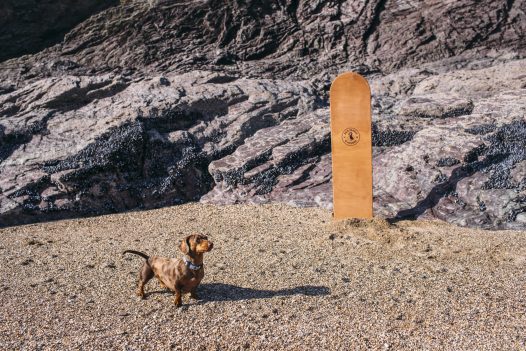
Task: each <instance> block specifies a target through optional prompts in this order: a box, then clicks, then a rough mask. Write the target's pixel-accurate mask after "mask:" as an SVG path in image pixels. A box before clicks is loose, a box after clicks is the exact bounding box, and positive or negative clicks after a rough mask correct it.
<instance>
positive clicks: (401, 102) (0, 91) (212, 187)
mask: <svg viewBox="0 0 526 351" xmlns="http://www.w3.org/2000/svg"><path fill="white" fill-rule="evenodd" d="M121 3H122V4H121V5H119V6H116V7H112V8H109V9H107V10H105V11H103V12H100V13H98V14H96V15H94V16H92V17H90V18H89V19H87V20H86V21H84V22H82V23H81V24H80V25H78V26H77V27H75V28H74V29H73V30H71V31H70V32H69V33H68V34H67V35H66V36H65V38H64V41H63V42H61V43H59V44H58V45H55V46H53V47H49V48H47V49H45V50H43V51H42V52H39V53H37V54H35V55H31V56H23V57H19V58H17V59H12V60H8V61H6V62H5V67H4V68H3V69H1V70H0V77H1V83H0V191H1V193H0V225H13V224H19V223H26V222H33V221H39V220H47V219H55V218H65V217H72V216H82V215H93V214H102V213H108V212H115V211H124V210H129V209H136V208H153V207H159V206H165V205H171V204H178V203H182V202H186V201H202V202H212V203H218V204H228V203H238V202H251V203H266V202H269V201H280V202H287V203H290V204H293V205H298V206H322V207H326V208H331V206H332V185H331V159H330V130H329V108H328V88H329V86H330V82H331V80H332V79H334V78H335V76H336V75H337V74H338V73H339V72H343V71H346V70H355V71H358V72H360V73H362V74H364V75H365V76H366V77H367V78H368V80H369V82H370V85H371V88H372V92H373V101H372V103H373V146H374V148H373V165H374V190H375V199H374V201H375V213H376V214H377V215H381V216H385V217H390V218H429V217H430V218H440V219H443V220H447V221H450V222H454V223H458V224H461V225H472V226H482V227H486V228H525V227H526V200H525V198H526V189H525V187H526V180H525V175H526V159H525V150H526V145H525V144H524V140H526V134H525V133H526V132H525V130H526V127H525V125H524V124H525V117H524V114H525V110H526V103H525V102H524V101H526V75H525V74H524V67H525V66H526V60H525V59H524V57H523V55H524V53H525V52H524V50H525V46H524V33H525V29H526V28H525V26H526V24H525V22H526V18H525V15H524V12H523V11H522V9H523V8H524V6H525V2H524V1H514V2H509V1H483V2H474V1H461V2H459V1H451V2H444V1H431V0H430V1H426V2H416V1H412V0H408V1H396V2H395V1H393V2H389V1H381V0H380V1H371V2H361V1H356V2H354V1H336V2H334V1H332V2H312V1H249V2H237V1H228V2H226V3H225V2H224V1H214V0H212V1H194V2H179V1H161V0H149V1H146V0H145V1H139V0H137V1H127V2H121ZM64 4H65V3H64ZM68 4H69V3H68ZM87 4H88V3H85V5H86V6H87V7H89V6H88V5H87ZM108 4H109V3H108ZM20 6H22V8H23V9H27V8H26V7H24V6H23V4H21V5H20ZM64 6H66V5H64ZM101 6H102V5H101ZM104 6H105V5H104ZM79 9H80V8H79ZM83 11H84V10H83ZM482 14H484V15H482ZM11 18H14V17H11ZM17 23H18V22H17ZM17 28H18V27H16V26H9V27H8V29H5V30H14V29H17ZM0 35H1V32H0Z"/></svg>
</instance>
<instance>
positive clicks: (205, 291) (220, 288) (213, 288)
mask: <svg viewBox="0 0 526 351" xmlns="http://www.w3.org/2000/svg"><path fill="white" fill-rule="evenodd" d="M198 293H199V296H200V298H201V299H202V301H203V302H209V301H242V300H256V299H268V298H272V297H277V296H293V295H305V296H323V295H330V293H331V290H330V289H329V288H327V287H326V286H313V285H304V286H297V287H294V288H289V289H280V290H264V289H252V288H243V287H240V286H236V285H231V284H223V283H209V284H202V285H201V286H200V287H199V289H198Z"/></svg>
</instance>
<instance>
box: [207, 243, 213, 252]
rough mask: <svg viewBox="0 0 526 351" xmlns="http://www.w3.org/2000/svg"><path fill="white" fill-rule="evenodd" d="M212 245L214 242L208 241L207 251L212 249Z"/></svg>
mask: <svg viewBox="0 0 526 351" xmlns="http://www.w3.org/2000/svg"><path fill="white" fill-rule="evenodd" d="M213 247H214V243H213V242H211V241H209V242H208V251H210V250H212V248H213Z"/></svg>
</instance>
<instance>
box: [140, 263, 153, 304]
mask: <svg viewBox="0 0 526 351" xmlns="http://www.w3.org/2000/svg"><path fill="white" fill-rule="evenodd" d="M153 275H154V274H153V271H152V268H151V267H150V265H149V264H148V262H144V264H143V266H142V268H141V271H140V272H139V286H138V287H137V296H139V297H140V298H141V299H144V286H145V285H146V283H148V281H149V280H150V279H152V278H153Z"/></svg>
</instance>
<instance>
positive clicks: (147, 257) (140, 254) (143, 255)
mask: <svg viewBox="0 0 526 351" xmlns="http://www.w3.org/2000/svg"><path fill="white" fill-rule="evenodd" d="M125 253H131V254H134V255H139V256H141V257H142V258H144V259H145V260H148V259H149V258H150V256H148V255H147V254H144V253H142V252H139V251H134V250H126V251H124V252H123V253H122V254H123V255H124V254H125Z"/></svg>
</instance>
